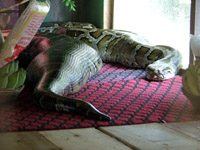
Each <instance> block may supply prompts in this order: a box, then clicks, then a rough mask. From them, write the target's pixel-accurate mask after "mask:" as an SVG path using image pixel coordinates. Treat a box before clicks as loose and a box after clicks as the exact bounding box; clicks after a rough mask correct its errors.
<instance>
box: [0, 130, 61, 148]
mask: <svg viewBox="0 0 200 150" xmlns="http://www.w3.org/2000/svg"><path fill="white" fill-rule="evenodd" d="M0 150H60V148H58V147H57V146H56V145H54V144H53V143H51V142H50V141H48V140H47V139H46V138H44V137H43V136H42V135H41V134H39V133H38V132H7V133H0Z"/></svg>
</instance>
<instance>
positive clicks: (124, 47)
mask: <svg viewBox="0 0 200 150" xmlns="http://www.w3.org/2000/svg"><path fill="white" fill-rule="evenodd" d="M40 31H42V32H51V33H52V32H53V33H59V34H60V33H62V34H66V35H69V36H71V37H73V38H75V39H78V40H81V41H83V42H84V43H86V44H88V45H89V46H91V47H92V48H94V49H95V50H97V51H98V53H99V55H100V57H101V59H102V60H103V61H104V62H115V63H120V64H123V65H124V66H127V67H131V68H143V69H146V71H145V72H146V78H147V79H148V80H165V79H169V78H172V77H174V76H175V75H176V74H177V72H178V71H179V70H180V68H181V67H182V56H181V54H180V52H179V51H178V50H176V49H174V48H172V47H169V46H164V45H157V46H150V45H146V44H143V43H140V41H136V40H135V39H132V37H131V36H129V35H130V34H132V33H129V32H124V31H118V30H107V29H98V28H96V27H95V26H94V25H92V24H87V23H76V22H68V23H60V24H54V25H53V26H52V25H51V26H50V27H41V29H40ZM127 33H129V35H128V34H127Z"/></svg>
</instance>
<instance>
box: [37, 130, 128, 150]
mask: <svg viewBox="0 0 200 150" xmlns="http://www.w3.org/2000/svg"><path fill="white" fill-rule="evenodd" d="M39 133H40V134H42V135H43V136H44V137H46V138H47V139H48V140H50V141H51V142H52V143H54V144H55V145H59V147H60V148H61V149H62V150H93V149H94V150H131V149H130V148H129V147H127V146H125V145H124V144H122V143H120V142H118V141H117V140H116V139H114V138H112V137H109V136H108V135H106V134H104V133H102V132H100V131H99V130H97V129H94V128H87V129H72V130H56V131H48V132H46V131H45V132H39Z"/></svg>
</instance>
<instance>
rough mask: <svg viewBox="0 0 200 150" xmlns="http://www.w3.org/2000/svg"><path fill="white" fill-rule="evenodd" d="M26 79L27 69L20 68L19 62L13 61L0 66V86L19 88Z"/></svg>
mask: <svg viewBox="0 0 200 150" xmlns="http://www.w3.org/2000/svg"><path fill="white" fill-rule="evenodd" d="M25 79H26V71H25V70H24V69H22V68H20V69H19V62H18V61H12V62H10V63H8V64H6V65H5V66H3V67H2V68H0V88H6V89H17V88H19V87H21V86H22V85H23V84H24V82H25Z"/></svg>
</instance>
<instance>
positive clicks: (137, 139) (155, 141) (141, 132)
mask: <svg viewBox="0 0 200 150" xmlns="http://www.w3.org/2000/svg"><path fill="white" fill-rule="evenodd" d="M100 130H101V131H102V132H104V133H106V134H108V135H110V136H113V137H115V138H118V139H119V140H120V141H122V142H123V143H125V144H126V145H129V146H130V147H131V146H132V147H137V148H138V149H141V150H147V149H148V150H161V149H162V150H165V149H170V150H178V149H181V150H188V149H190V150H193V149H194V150H200V142H199V141H198V140H196V139H194V138H191V137H189V136H187V135H185V134H182V133H180V132H177V131H175V130H173V129H170V128H168V127H166V126H165V125H161V124H156V123H153V124H142V125H132V126H116V127H101V128H100Z"/></svg>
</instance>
